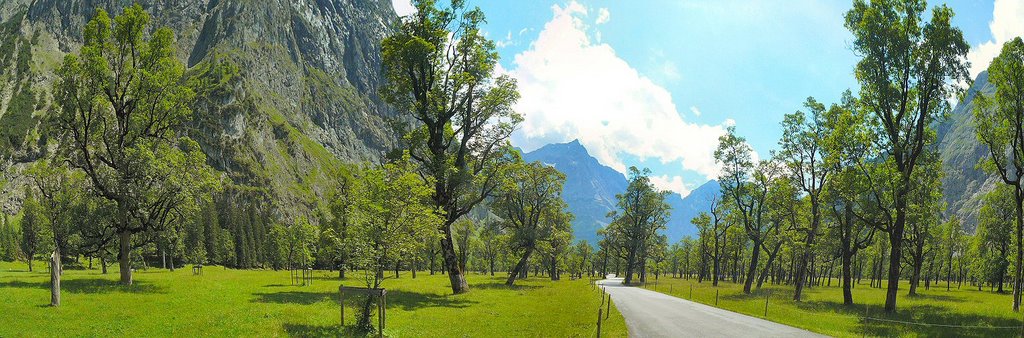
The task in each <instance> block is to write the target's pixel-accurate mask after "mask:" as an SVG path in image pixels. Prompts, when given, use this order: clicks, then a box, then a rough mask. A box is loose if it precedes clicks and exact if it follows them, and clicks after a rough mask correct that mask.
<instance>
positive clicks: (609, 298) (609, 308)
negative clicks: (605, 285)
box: [604, 294, 612, 319]
mask: <svg viewBox="0 0 1024 338" xmlns="http://www.w3.org/2000/svg"><path fill="white" fill-rule="evenodd" d="M611 314H612V295H610V294H609V295H608V308H607V309H605V311H604V319H608V316H610V315H611Z"/></svg>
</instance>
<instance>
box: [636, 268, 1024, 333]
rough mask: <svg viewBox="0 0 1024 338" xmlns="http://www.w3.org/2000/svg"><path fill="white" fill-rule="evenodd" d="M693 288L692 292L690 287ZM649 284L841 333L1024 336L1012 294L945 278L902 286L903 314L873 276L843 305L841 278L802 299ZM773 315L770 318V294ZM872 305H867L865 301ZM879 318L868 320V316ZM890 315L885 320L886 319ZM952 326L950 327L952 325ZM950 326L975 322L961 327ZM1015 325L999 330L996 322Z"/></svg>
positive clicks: (677, 283) (773, 290)
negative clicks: (873, 283) (893, 310)
mask: <svg viewBox="0 0 1024 338" xmlns="http://www.w3.org/2000/svg"><path fill="white" fill-rule="evenodd" d="M691 285H692V288H693V291H692V296H691V291H690V288H691ZM645 288H647V289H650V290H655V291H658V292H662V293H667V294H671V295H673V296H676V297H680V298H684V299H692V300H694V301H697V302H700V303H704V304H708V305H715V293H716V291H717V292H718V293H719V295H718V307H721V308H724V309H728V310H732V311H736V312H739V313H743V314H747V315H751V316H755V317H759V318H767V319H768V320H771V321H775V322H779V323H783V324H788V325H792V326H796V327H800V328H804V329H807V330H810V331H814V332H818V333H822V334H826V335H830V336H837V337H860V336H911V337H912V336H923V337H949V336H968V337H1012V336H1020V335H1021V332H1022V331H1021V328H1022V325H1024V322H1022V317H1021V314H1020V313H1014V312H1013V311H1011V307H1010V306H1011V301H1012V296H1011V295H1010V293H1009V292H1007V293H1003V294H999V293H994V292H990V291H989V290H988V288H985V289H984V291H978V290H977V288H971V287H969V286H968V285H966V284H964V285H963V287H962V288H961V289H959V290H958V289H957V288H956V284H953V286H952V290H951V291H946V285H945V283H942V284H941V285H940V286H938V287H934V286H933V287H932V288H931V289H930V290H925V289H924V284H923V283H922V284H921V287H920V288H919V289H918V290H919V292H918V293H919V295H918V296H915V297H910V296H907V290H909V289H908V288H909V284H902V285H900V289H899V297H898V300H897V303H896V304H897V310H898V311H897V314H895V315H886V314H885V313H883V311H882V310H883V305H884V304H885V289H884V288H881V289H880V288H871V287H869V284H868V283H867V281H865V283H863V284H860V285H857V286H856V287H855V288H854V289H853V300H854V302H855V303H856V305H854V306H852V307H846V306H844V305H843V290H842V289H841V288H840V287H839V286H838V280H833V281H832V286H831V287H825V286H822V287H813V288H810V289H805V292H804V297H803V301H802V302H799V303H797V302H794V301H793V300H792V297H793V287H792V286H788V285H787V286H780V285H767V284H766V285H765V286H764V288H763V289H762V290H755V291H753V292H752V293H751V294H750V295H744V294H743V284H736V283H729V282H719V286H718V287H717V288H715V287H712V286H711V282H710V281H705V282H703V283H697V280H696V279H690V280H686V279H676V278H666V277H662V278H660V279H659V280H658V281H657V283H655V281H653V280H651V281H648V284H647V285H646V286H645ZM766 297H767V298H768V315H767V317H765V298H766ZM865 304H866V306H865ZM865 315H866V316H867V317H871V318H878V319H880V320H878V319H876V320H868V321H865V320H864V317H865ZM883 320H884V321H883ZM887 321H904V322H915V323H928V324H939V325H930V326H926V325H910V324H902V323H893V322H887ZM947 325H948V326H947ZM949 326H972V327H969V328H956V327H949ZM994 326H999V327H1013V328H1007V329H993V328H991V327H994Z"/></svg>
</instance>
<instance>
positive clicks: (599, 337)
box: [597, 308, 602, 338]
mask: <svg viewBox="0 0 1024 338" xmlns="http://www.w3.org/2000/svg"><path fill="white" fill-rule="evenodd" d="M601 310H602V309H601V308H597V337H598V338H601Z"/></svg>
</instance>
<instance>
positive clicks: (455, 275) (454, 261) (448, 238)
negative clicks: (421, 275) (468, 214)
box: [441, 224, 469, 294]
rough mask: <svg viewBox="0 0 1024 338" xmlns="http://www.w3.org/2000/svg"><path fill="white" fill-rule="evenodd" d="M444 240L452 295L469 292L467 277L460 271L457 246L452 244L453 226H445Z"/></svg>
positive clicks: (442, 243)
mask: <svg viewBox="0 0 1024 338" xmlns="http://www.w3.org/2000/svg"><path fill="white" fill-rule="evenodd" d="M444 236H445V237H444V238H442V239H441V254H442V256H444V265H445V268H446V270H448V280H449V281H450V282H451V285H452V293H454V294H460V293H464V292H468V291H469V283H467V282H466V276H465V275H463V274H462V270H461V269H459V259H458V257H457V256H455V245H454V243H452V231H451V226H450V225H448V224H446V225H445V226H444Z"/></svg>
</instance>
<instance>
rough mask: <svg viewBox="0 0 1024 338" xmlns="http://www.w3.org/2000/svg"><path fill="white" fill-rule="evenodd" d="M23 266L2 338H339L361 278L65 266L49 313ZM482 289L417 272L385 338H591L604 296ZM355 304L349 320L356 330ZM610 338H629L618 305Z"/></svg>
mask: <svg viewBox="0 0 1024 338" xmlns="http://www.w3.org/2000/svg"><path fill="white" fill-rule="evenodd" d="M36 267H42V271H38V270H37V271H36V272H27V271H26V270H27V267H26V265H24V264H21V263H0V295H2V297H0V298H2V301H0V313H2V314H4V317H5V318H10V319H17V320H8V321H5V322H4V324H3V325H0V337H8V336H186V337H188V336H258V337H267V336H338V335H342V334H345V335H349V334H351V330H349V329H348V328H346V329H344V330H343V329H342V328H340V324H339V321H340V319H339V313H340V311H339V307H338V303H337V299H338V286H339V285H340V284H345V285H348V286H360V282H361V279H360V277H361V274H359V275H356V274H353V275H352V276H350V278H348V279H346V280H344V281H339V280H338V279H337V274H336V273H333V274H332V273H328V272H325V271H317V272H315V278H314V281H313V285H312V286H305V287H302V286H291V285H290V281H289V275H288V272H287V271H276V272H275V271H254V270H230V269H223V268H221V267H212V266H209V267H206V268H205V269H204V270H205V271H204V275H203V276H193V275H192V271H191V269H181V270H177V271H174V272H169V271H167V270H160V269H150V270H149V271H139V272H137V273H136V275H135V281H136V284H135V285H133V286H130V287H123V286H120V285H117V284H116V280H117V269H116V267H112V268H111V269H110V272H109V274H107V275H102V274H100V273H99V271H97V270H66V271H65V276H64V281H63V284H62V286H63V290H64V292H63V295H62V302H63V304H62V306H61V307H60V308H50V307H48V306H47V304H49V300H50V298H49V289H48V288H49V278H48V275H47V272H46V270H45V266H44V264H43V263H40V264H38V265H36ZM468 278H469V282H470V286H471V289H472V291H471V292H469V293H467V294H463V295H457V296H453V295H450V293H451V290H450V289H449V286H448V278H447V276H444V275H440V274H438V275H434V276H430V275H429V274H427V273H419V274H418V276H417V278H416V279H412V277H411V275H410V274H409V273H408V272H404V273H402V274H401V278H399V279H389V280H387V281H386V282H385V283H384V287H385V288H387V289H388V310H387V319H388V322H387V329H386V330H385V333H386V335H388V336H392V337H452V336H460V337H462V336H466V337H508V336H517V337H592V336H594V334H595V333H596V324H597V323H596V321H597V308H598V306H599V305H600V303H601V300H600V297H599V294H600V292H599V291H596V290H593V289H591V288H590V286H589V285H588V282H587V280H577V281H569V280H563V281H559V282H552V281H550V280H546V279H542V278H529V279H527V280H525V281H522V282H521V283H519V282H518V281H517V283H519V284H520V285H517V286H515V287H512V288H509V287H505V286H504V284H503V283H502V282H503V280H502V279H500V278H497V277H490V276H484V275H475V274H471V275H469V276H468ZM355 307H356V304H355V303H348V304H347V308H346V311H345V315H346V317H347V318H346V324H348V325H352V324H353V323H354V322H355V317H354V314H355V312H356V311H355V310H356V308H355ZM602 331H603V332H602V336H606V337H624V336H626V326H625V323H624V321H623V319H622V316H621V315H620V314H619V313H618V311H616V310H615V309H614V307H613V308H612V315H611V317H610V318H609V319H608V320H607V321H606V322H605V323H604V324H603V328H602Z"/></svg>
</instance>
